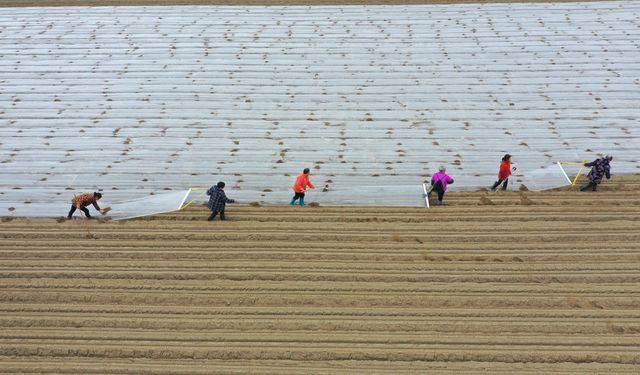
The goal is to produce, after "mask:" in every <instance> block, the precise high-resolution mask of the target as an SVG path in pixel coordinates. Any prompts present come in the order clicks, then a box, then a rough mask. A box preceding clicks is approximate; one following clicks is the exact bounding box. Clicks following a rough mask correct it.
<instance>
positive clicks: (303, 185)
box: [289, 168, 314, 206]
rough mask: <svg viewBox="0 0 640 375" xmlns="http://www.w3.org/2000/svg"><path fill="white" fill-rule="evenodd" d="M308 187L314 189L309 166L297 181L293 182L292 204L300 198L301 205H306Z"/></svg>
mask: <svg viewBox="0 0 640 375" xmlns="http://www.w3.org/2000/svg"><path fill="white" fill-rule="evenodd" d="M307 188H311V189H314V186H313V184H312V183H311V182H310V181H309V168H305V169H304V170H303V171H302V173H300V175H299V176H298V178H296V183H295V184H293V191H294V193H295V194H294V195H293V198H291V202H290V203H289V204H290V205H292V206H293V205H294V204H295V203H296V201H297V200H298V199H300V205H301V206H304V193H305V192H306V191H307Z"/></svg>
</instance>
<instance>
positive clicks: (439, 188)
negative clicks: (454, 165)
mask: <svg viewBox="0 0 640 375" xmlns="http://www.w3.org/2000/svg"><path fill="white" fill-rule="evenodd" d="M446 171H447V169H446V168H445V167H440V169H439V171H438V173H436V174H434V175H433V176H431V190H432V191H435V192H436V193H438V201H437V202H436V206H442V205H443V204H444V193H445V192H446V191H447V184H453V178H451V176H449V175H448V174H446V173H445V172H446Z"/></svg>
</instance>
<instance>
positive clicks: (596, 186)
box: [580, 181, 598, 191]
mask: <svg viewBox="0 0 640 375" xmlns="http://www.w3.org/2000/svg"><path fill="white" fill-rule="evenodd" d="M589 188H591V191H596V189H597V188H598V183H597V182H593V181H589V184H588V185H585V186H583V187H582V189H580V191H586V190H589Z"/></svg>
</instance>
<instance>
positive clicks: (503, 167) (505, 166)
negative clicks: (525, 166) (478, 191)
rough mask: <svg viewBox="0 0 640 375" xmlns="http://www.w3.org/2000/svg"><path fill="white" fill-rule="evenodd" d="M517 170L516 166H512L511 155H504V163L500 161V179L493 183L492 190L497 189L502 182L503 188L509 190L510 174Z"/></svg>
mask: <svg viewBox="0 0 640 375" xmlns="http://www.w3.org/2000/svg"><path fill="white" fill-rule="evenodd" d="M515 170H516V167H513V168H511V155H509V154H506V155H505V156H503V157H502V163H500V170H499V171H498V181H496V182H495V183H494V184H493V186H492V187H491V190H496V188H497V187H498V185H500V184H502V190H507V184H508V183H509V176H511V172H512V171H515Z"/></svg>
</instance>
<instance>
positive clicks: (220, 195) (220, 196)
mask: <svg viewBox="0 0 640 375" xmlns="http://www.w3.org/2000/svg"><path fill="white" fill-rule="evenodd" d="M224 185H225V184H224V182H222V181H220V182H218V184H217V185H215V186H212V187H210V188H209V190H207V195H208V196H209V203H208V204H207V206H208V207H209V209H210V210H211V216H209V218H208V219H207V220H208V221H211V220H213V219H214V218H215V217H216V215H218V213H220V220H226V218H225V217H224V207H225V205H226V204H227V203H235V202H236V201H234V200H233V199H229V198H227V195H226V194H225V193H224Z"/></svg>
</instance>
